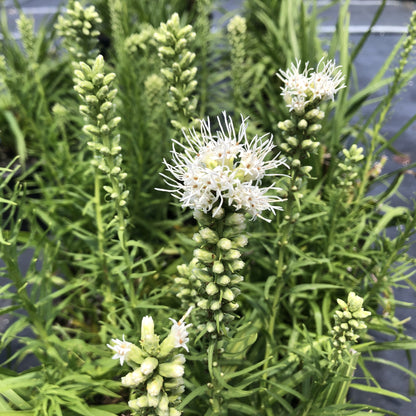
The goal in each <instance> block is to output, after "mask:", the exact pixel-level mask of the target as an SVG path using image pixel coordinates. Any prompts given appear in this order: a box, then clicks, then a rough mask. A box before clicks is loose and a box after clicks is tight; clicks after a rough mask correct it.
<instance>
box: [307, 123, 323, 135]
mask: <svg viewBox="0 0 416 416" xmlns="http://www.w3.org/2000/svg"><path fill="white" fill-rule="evenodd" d="M321 129H322V126H321V125H320V124H312V126H309V128H308V131H307V132H308V134H315V133H317V132H318V131H319V130H321Z"/></svg>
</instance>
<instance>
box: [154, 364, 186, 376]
mask: <svg viewBox="0 0 416 416" xmlns="http://www.w3.org/2000/svg"><path fill="white" fill-rule="evenodd" d="M184 373H185V367H184V366H183V365H182V364H177V363H175V362H171V363H162V364H160V365H159V374H160V375H161V376H162V377H167V378H176V377H182V376H183V375H184Z"/></svg>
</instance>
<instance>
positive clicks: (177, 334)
mask: <svg viewBox="0 0 416 416" xmlns="http://www.w3.org/2000/svg"><path fill="white" fill-rule="evenodd" d="M192 309H193V306H191V307H190V308H189V309H188V310H187V311H186V313H185V315H184V316H183V317H182V318H181V319H180V320H179V321H178V322H176V321H175V320H174V319H172V318H169V319H170V320H171V321H172V322H173V325H172V328H171V330H170V334H171V336H173V343H174V347H175V348H180V347H183V348H184V349H185V350H186V351H187V352H189V349H188V346H187V345H186V344H187V342H188V341H189V337H188V331H187V328H189V327H190V326H192V324H188V325H185V319H186V318H187V317H188V316H189V314H190V313H191V311H192ZM176 377H179V376H176Z"/></svg>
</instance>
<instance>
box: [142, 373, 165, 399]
mask: <svg viewBox="0 0 416 416" xmlns="http://www.w3.org/2000/svg"><path fill="white" fill-rule="evenodd" d="M162 386H163V378H162V377H161V376H160V375H156V376H154V377H153V378H152V379H151V380H150V381H149V382H148V383H147V386H146V389H147V392H148V393H149V394H150V396H157V395H158V394H159V393H160V390H161V389H162Z"/></svg>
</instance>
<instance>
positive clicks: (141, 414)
mask: <svg viewBox="0 0 416 416" xmlns="http://www.w3.org/2000/svg"><path fill="white" fill-rule="evenodd" d="M191 309H192V308H189V309H188V311H187V312H186V314H185V315H184V316H183V317H182V318H181V319H180V320H179V321H178V322H176V321H175V320H174V319H172V318H170V320H171V321H172V322H173V325H172V327H171V330H170V333H169V335H168V336H167V337H166V338H165V339H164V341H163V342H162V343H159V336H158V335H156V334H155V332H154V322H153V318H152V317H151V316H145V317H144V318H143V319H142V327H141V338H140V347H138V346H136V345H134V344H133V343H131V342H128V341H126V340H125V338H124V336H123V339H122V340H120V339H112V340H111V341H112V344H108V345H107V346H108V347H109V348H110V349H112V350H113V351H114V352H115V354H114V355H113V359H116V360H118V359H119V360H120V365H123V364H124V362H126V363H127V364H128V365H129V366H130V367H131V368H132V370H133V371H131V372H130V373H128V374H127V375H126V376H124V377H123V378H122V379H121V383H122V384H123V385H124V386H126V387H130V388H131V389H132V390H133V391H132V397H131V399H130V401H129V407H130V408H131V410H132V414H133V415H138V416H179V415H180V414H181V413H182V412H180V411H179V410H177V406H178V404H179V403H180V396H181V394H182V393H183V392H184V390H185V386H184V381H183V378H182V376H183V375H184V373H185V368H184V364H185V361H186V360H185V356H184V355H183V354H178V353H177V352H176V348H184V349H185V350H186V351H187V352H188V351H189V349H188V346H187V342H188V341H189V337H188V331H187V329H188V328H189V327H190V326H191V324H188V325H186V323H185V319H186V318H187V317H188V315H189V314H190V312H191Z"/></svg>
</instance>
